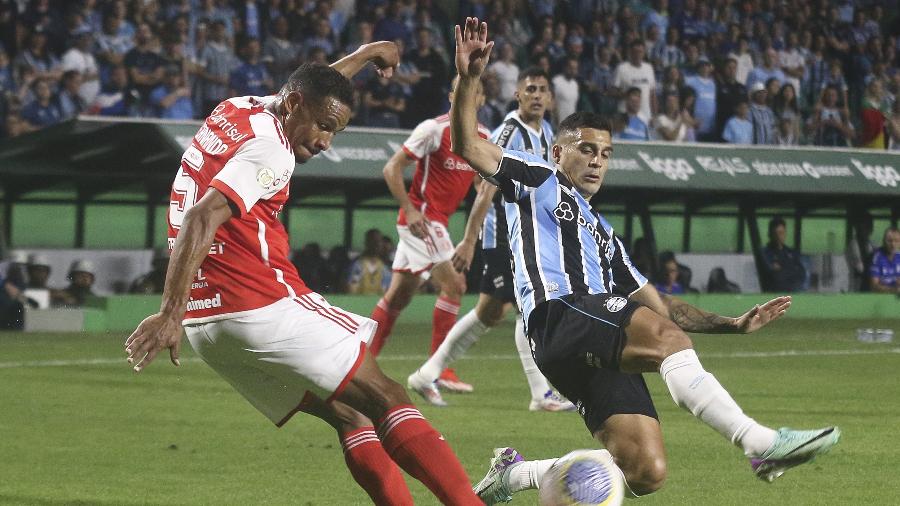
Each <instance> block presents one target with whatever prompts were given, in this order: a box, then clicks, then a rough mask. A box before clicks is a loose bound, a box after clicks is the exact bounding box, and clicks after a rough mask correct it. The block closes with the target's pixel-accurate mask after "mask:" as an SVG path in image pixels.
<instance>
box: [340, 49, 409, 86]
mask: <svg viewBox="0 0 900 506" xmlns="http://www.w3.org/2000/svg"><path fill="white" fill-rule="evenodd" d="M369 62H372V63H374V64H375V66H376V67H378V74H379V75H381V76H383V77H391V75H393V73H394V69H395V68H396V67H397V65H398V64H399V63H400V52H399V51H398V50H397V45H396V44H394V43H393V42H388V41H380V42H372V43H370V44H363V45H362V46H359V48H358V49H357V50H356V51H353V52H352V53H350V54H348V55H347V56H345V57H343V58H341V59H340V60H338V61H336V62H334V63H332V64H331V68H333V69H335V70H337V71H338V72H340V73H341V74H343V75H344V77H346V78H347V79H350V78H351V77H353V76H355V75H356V74H357V72H359V71H360V70H362V69H363V67H365V66H366V65H367V64H368V63H369Z"/></svg>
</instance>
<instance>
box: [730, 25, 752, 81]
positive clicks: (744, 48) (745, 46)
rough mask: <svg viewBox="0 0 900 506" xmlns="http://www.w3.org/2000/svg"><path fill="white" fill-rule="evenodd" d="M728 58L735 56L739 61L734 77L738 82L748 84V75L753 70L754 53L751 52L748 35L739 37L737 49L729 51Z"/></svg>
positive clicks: (735, 59)
mask: <svg viewBox="0 0 900 506" xmlns="http://www.w3.org/2000/svg"><path fill="white" fill-rule="evenodd" d="M728 58H733V59H734V61H736V62H737V68H736V69H735V73H734V78H735V80H736V81H737V82H739V83H741V84H742V85H744V86H747V77H748V76H749V75H750V71H751V70H753V55H752V54H751V53H750V41H749V40H748V39H747V37H741V38H740V39H738V49H737V51H734V52H731V53H728Z"/></svg>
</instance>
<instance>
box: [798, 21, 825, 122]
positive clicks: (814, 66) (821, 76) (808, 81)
mask: <svg viewBox="0 0 900 506" xmlns="http://www.w3.org/2000/svg"><path fill="white" fill-rule="evenodd" d="M827 44H828V42H827V41H826V39H825V36H824V35H822V34H818V35H816V37H815V39H814V41H813V45H812V50H811V51H810V53H809V55H808V56H807V58H806V73H805V75H804V78H803V98H804V102H805V107H804V109H807V108H808V109H812V108H813V107H814V106H815V105H816V104H817V103H818V102H819V97H820V96H821V95H822V89H824V87H825V80H826V79H827V78H828V74H829V71H830V68H829V62H828V60H827V59H826V58H825V51H826V49H827V47H826V46H827Z"/></svg>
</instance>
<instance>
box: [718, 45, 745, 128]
mask: <svg viewBox="0 0 900 506" xmlns="http://www.w3.org/2000/svg"><path fill="white" fill-rule="evenodd" d="M737 68H738V63H737V59H735V58H733V57H731V56H729V57H728V58H727V59H726V60H725V62H724V63H723V64H722V71H721V74H720V76H719V81H718V82H717V83H716V133H718V134H719V135H721V134H722V132H724V131H725V123H727V122H728V120H729V119H731V117H732V116H734V115H735V114H736V113H737V105H738V104H739V103H740V102H744V103H746V102H747V88H746V87H745V86H744V85H743V84H741V83H740V82H738V80H737Z"/></svg>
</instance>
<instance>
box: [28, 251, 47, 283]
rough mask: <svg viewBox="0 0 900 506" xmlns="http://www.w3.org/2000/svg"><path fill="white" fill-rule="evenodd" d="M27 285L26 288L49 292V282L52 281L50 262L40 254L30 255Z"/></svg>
mask: <svg viewBox="0 0 900 506" xmlns="http://www.w3.org/2000/svg"><path fill="white" fill-rule="evenodd" d="M25 274H26V280H27V281H26V284H25V288H35V289H38V290H47V289H49V287H48V286H47V281H48V280H49V279H50V262H49V261H48V260H47V257H46V256H44V255H42V254H40V253H32V254H30V255H28V263H27V264H25Z"/></svg>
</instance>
